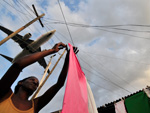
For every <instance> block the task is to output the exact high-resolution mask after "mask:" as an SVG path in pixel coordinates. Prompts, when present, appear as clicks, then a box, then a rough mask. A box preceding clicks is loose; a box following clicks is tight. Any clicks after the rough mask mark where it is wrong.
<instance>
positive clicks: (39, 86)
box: [31, 50, 66, 100]
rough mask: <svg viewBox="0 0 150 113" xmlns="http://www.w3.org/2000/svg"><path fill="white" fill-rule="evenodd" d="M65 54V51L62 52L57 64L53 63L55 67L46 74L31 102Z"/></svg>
mask: <svg viewBox="0 0 150 113" xmlns="http://www.w3.org/2000/svg"><path fill="white" fill-rule="evenodd" d="M65 52H66V50H64V51H63V53H62V54H61V56H60V57H59V58H58V60H57V62H56V63H55V65H54V66H53V68H52V70H51V71H50V72H49V73H48V75H47V76H46V78H45V79H44V81H43V82H42V83H41V85H40V86H39V87H38V89H37V91H36V92H35V93H34V95H33V97H32V98H31V100H33V99H34V98H35V96H36V95H37V93H38V92H39V91H40V89H41V88H42V87H43V85H44V84H45V82H46V81H47V79H48V78H49V76H50V75H51V74H52V72H53V71H54V69H55V67H56V66H57V64H58V62H59V61H60V59H61V58H62V56H63V55H64V53H65Z"/></svg>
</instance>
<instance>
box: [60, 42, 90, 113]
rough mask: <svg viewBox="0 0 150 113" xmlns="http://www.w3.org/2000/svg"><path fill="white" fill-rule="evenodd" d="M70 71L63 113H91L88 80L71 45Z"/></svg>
mask: <svg viewBox="0 0 150 113" xmlns="http://www.w3.org/2000/svg"><path fill="white" fill-rule="evenodd" d="M69 47H70V54H69V69H68V78H67V83H66V89H65V95H64V100H63V108H62V113H89V111H88V94H87V84H86V78H85V75H84V73H83V71H82V70H81V67H80V64H79V62H78V59H77V57H76V55H75V53H74V51H73V47H72V45H71V44H69Z"/></svg>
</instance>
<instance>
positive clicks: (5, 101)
mask: <svg viewBox="0 0 150 113" xmlns="http://www.w3.org/2000/svg"><path fill="white" fill-rule="evenodd" d="M64 47H66V45H65V44H63V43H61V42H60V43H58V44H56V45H55V46H54V47H53V48H52V49H49V50H45V51H42V52H37V53H34V54H30V55H28V56H25V57H23V58H21V59H19V60H18V61H16V62H15V63H14V64H13V65H12V66H11V67H10V68H9V69H8V71H7V72H6V73H5V74H4V76H3V77H2V78H1V80H0V113H38V112H39V111H40V110H41V109H42V108H43V107H44V106H45V105H47V104H48V103H49V102H50V101H51V99H52V98H53V97H54V96H55V95H56V93H57V92H58V91H59V90H60V88H61V87H62V86H63V85H64V82H65V79H66V76H67V72H68V64H69V52H67V55H66V58H65V63H64V65H63V68H62V70H61V73H60V75H59V78H58V81H57V83H56V84H54V85H53V86H52V87H50V88H49V89H48V90H47V91H46V92H45V93H44V94H43V95H42V96H40V97H37V98H35V99H33V100H28V98H29V97H30V96H31V95H32V94H33V92H34V91H35V90H36V89H37V87H38V85H39V81H38V79H37V78H36V77H33V76H31V77H28V78H25V79H23V80H21V81H19V82H18V84H17V86H16V88H15V92H14V93H13V92H12V90H11V85H12V84H13V83H14V81H15V80H16V79H17V77H18V76H19V74H20V72H21V71H22V69H23V68H25V67H26V66H28V65H30V64H32V63H34V62H36V61H37V60H39V59H40V58H43V57H45V56H47V55H50V54H53V53H56V52H58V51H59V50H60V49H62V48H64ZM74 52H75V53H77V52H78V51H77V48H74Z"/></svg>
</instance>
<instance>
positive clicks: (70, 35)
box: [57, 0, 74, 45]
mask: <svg viewBox="0 0 150 113" xmlns="http://www.w3.org/2000/svg"><path fill="white" fill-rule="evenodd" d="M57 1H58V4H59V7H60V10H61V12H62V15H63V18H64V20H65V24H66V27H67V30H68V32H69V36H70V38H71V41H72V44H73V45H74V42H73V38H72V36H71V33H70V30H69V27H68V25H67V21H66V18H65V15H64V13H63V10H62V7H61V5H60V2H59V0H57Z"/></svg>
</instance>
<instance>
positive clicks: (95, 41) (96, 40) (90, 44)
mask: <svg viewBox="0 0 150 113" xmlns="http://www.w3.org/2000/svg"><path fill="white" fill-rule="evenodd" d="M99 40H100V38H97V39H95V40H93V41H91V42H90V43H89V44H88V46H93V45H94V44H96V43H97V42H98V41H99Z"/></svg>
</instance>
